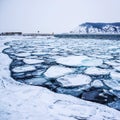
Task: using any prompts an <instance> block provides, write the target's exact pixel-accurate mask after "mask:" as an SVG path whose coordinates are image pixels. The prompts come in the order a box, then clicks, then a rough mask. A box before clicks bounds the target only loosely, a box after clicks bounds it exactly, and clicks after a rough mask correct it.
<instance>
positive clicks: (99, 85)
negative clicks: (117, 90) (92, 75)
mask: <svg viewBox="0 0 120 120" xmlns="http://www.w3.org/2000/svg"><path fill="white" fill-rule="evenodd" d="M91 86H92V87H96V88H98V87H103V83H102V81H100V80H94V81H93V82H92V83H91Z"/></svg>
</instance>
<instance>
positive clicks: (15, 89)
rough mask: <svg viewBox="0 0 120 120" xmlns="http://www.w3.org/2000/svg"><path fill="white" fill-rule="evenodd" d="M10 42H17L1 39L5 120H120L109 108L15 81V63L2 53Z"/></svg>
mask: <svg viewBox="0 0 120 120" xmlns="http://www.w3.org/2000/svg"><path fill="white" fill-rule="evenodd" d="M10 39H12V40H13V39H14V38H1V42H0V119H1V120H97V119H99V120H119V118H120V112H119V111H117V110H115V109H112V108H109V107H107V106H104V105H101V104H97V103H93V102H88V101H84V100H81V99H77V98H75V97H72V96H70V95H63V94H57V93H53V92H51V91H49V90H48V89H46V88H43V87H37V86H30V85H26V84H22V83H18V82H16V81H14V80H13V79H12V78H11V77H10V71H9V64H10V63H11V60H10V59H9V57H8V56H7V55H6V54H3V53H2V50H3V49H5V48H6V47H7V46H5V45H4V43H5V42H7V41H10ZM21 40H22V38H21Z"/></svg>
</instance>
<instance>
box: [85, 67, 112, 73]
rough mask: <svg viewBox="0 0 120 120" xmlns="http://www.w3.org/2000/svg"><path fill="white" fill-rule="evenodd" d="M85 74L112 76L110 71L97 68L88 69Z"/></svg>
mask: <svg viewBox="0 0 120 120" xmlns="http://www.w3.org/2000/svg"><path fill="white" fill-rule="evenodd" d="M84 72H85V74H88V75H109V74H110V72H109V71H108V70H105V69H101V68H97V67H90V68H87V69H86V70H85V71H84Z"/></svg>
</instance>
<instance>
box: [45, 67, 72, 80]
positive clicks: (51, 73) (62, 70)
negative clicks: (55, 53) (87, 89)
mask: <svg viewBox="0 0 120 120" xmlns="http://www.w3.org/2000/svg"><path fill="white" fill-rule="evenodd" d="M72 72H74V70H73V69H70V68H67V67H63V66H51V67H50V68H48V70H47V71H46V72H45V73H44V75H45V76H46V77H48V78H57V77H60V76H63V75H65V74H68V73H72Z"/></svg>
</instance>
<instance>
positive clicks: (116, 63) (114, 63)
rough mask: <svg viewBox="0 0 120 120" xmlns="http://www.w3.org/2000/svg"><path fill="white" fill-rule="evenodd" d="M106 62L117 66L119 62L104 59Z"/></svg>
mask: <svg viewBox="0 0 120 120" xmlns="http://www.w3.org/2000/svg"><path fill="white" fill-rule="evenodd" d="M105 63H106V64H108V65H111V66H118V65H120V63H118V62H115V61H105Z"/></svg>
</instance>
